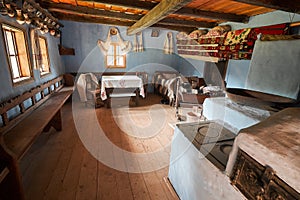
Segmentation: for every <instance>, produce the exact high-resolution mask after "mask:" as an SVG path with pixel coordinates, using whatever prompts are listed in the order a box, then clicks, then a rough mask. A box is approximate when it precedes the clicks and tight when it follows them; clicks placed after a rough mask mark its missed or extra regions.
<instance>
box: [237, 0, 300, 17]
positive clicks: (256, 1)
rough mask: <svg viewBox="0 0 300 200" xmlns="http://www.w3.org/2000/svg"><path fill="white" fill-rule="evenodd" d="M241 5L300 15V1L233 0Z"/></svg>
mask: <svg viewBox="0 0 300 200" xmlns="http://www.w3.org/2000/svg"><path fill="white" fill-rule="evenodd" d="M233 1H236V2H240V3H246V4H251V5H255V6H261V7H265V8H271V9H277V10H283V11H287V12H293V13H298V14H300V3H299V0H284V1H283V0H233Z"/></svg>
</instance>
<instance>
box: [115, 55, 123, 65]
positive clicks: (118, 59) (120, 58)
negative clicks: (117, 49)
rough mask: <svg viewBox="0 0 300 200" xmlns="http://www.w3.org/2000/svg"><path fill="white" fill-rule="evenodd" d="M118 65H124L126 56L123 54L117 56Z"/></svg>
mask: <svg viewBox="0 0 300 200" xmlns="http://www.w3.org/2000/svg"><path fill="white" fill-rule="evenodd" d="M116 58H117V65H118V66H123V65H124V58H123V56H117V57H116Z"/></svg>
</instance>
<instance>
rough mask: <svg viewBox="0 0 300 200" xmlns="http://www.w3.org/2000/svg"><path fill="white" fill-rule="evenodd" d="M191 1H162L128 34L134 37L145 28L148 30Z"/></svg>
mask: <svg viewBox="0 0 300 200" xmlns="http://www.w3.org/2000/svg"><path fill="white" fill-rule="evenodd" d="M191 1H192V0H162V1H161V2H160V3H159V4H157V5H156V6H155V7H154V8H152V9H151V10H150V11H149V12H148V13H147V14H146V15H144V16H143V17H142V18H141V19H140V20H139V21H137V22H136V23H135V24H133V25H132V26H131V27H129V28H128V29H127V34H128V35H133V34H135V33H138V32H140V31H142V30H144V29H145V28H148V27H149V26H152V25H153V24H155V23H157V22H158V21H160V20H161V19H163V18H165V17H166V16H167V15H168V14H170V13H173V12H175V11H176V10H178V9H180V8H181V7H183V6H185V5H186V4H188V3H190V2H191Z"/></svg>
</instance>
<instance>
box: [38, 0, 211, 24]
mask: <svg viewBox="0 0 300 200" xmlns="http://www.w3.org/2000/svg"><path fill="white" fill-rule="evenodd" d="M41 5H42V6H45V7H47V8H48V10H49V11H50V12H51V13H54V14H55V15H58V14H57V13H65V14H73V15H74V14H78V15H80V14H86V15H90V16H91V17H97V16H98V17H106V18H111V19H115V20H122V19H123V20H124V19H125V20H131V21H134V22H136V21H138V20H139V19H140V18H141V16H142V15H140V16H139V15H131V14H126V13H121V12H120V13H118V12H110V11H106V10H98V9H93V8H89V7H84V6H72V5H69V4H53V3H41ZM65 18H67V17H65ZM158 24H159V25H168V26H169V25H170V26H184V27H191V28H193V29H194V28H200V27H205V28H212V27H214V26H216V23H209V22H199V21H194V20H189V21H187V20H178V19H173V18H165V19H162V20H160V21H159V22H158Z"/></svg>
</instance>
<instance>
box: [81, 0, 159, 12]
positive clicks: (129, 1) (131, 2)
mask: <svg viewBox="0 0 300 200" xmlns="http://www.w3.org/2000/svg"><path fill="white" fill-rule="evenodd" d="M83 1H87V2H95V3H101V4H106V5H111V6H120V7H126V8H132V9H140V10H151V9H152V8H154V7H155V6H156V5H157V4H158V3H153V2H150V1H138V0H83Z"/></svg>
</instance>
